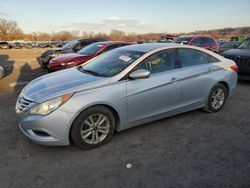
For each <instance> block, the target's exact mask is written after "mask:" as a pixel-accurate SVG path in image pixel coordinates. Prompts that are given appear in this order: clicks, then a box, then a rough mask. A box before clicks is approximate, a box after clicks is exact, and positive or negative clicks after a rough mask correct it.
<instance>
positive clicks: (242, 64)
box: [226, 56, 250, 68]
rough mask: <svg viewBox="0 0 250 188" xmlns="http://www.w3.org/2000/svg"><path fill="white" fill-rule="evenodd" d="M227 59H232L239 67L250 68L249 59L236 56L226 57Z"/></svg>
mask: <svg viewBox="0 0 250 188" xmlns="http://www.w3.org/2000/svg"><path fill="white" fill-rule="evenodd" d="M226 58H228V59H232V60H233V61H234V62H235V63H236V64H237V65H238V66H239V67H248V68H249V67H250V58H249V57H237V56H229V57H226Z"/></svg>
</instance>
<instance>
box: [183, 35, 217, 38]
mask: <svg viewBox="0 0 250 188" xmlns="http://www.w3.org/2000/svg"><path fill="white" fill-rule="evenodd" d="M179 37H190V38H194V37H208V38H213V37H212V36H210V35H182V36H179Z"/></svg>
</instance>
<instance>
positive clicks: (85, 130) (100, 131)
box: [70, 105, 115, 149]
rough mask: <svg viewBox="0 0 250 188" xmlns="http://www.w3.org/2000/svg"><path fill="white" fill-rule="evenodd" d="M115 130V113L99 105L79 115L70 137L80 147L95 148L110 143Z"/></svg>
mask: <svg viewBox="0 0 250 188" xmlns="http://www.w3.org/2000/svg"><path fill="white" fill-rule="evenodd" d="M102 121H103V122H102ZM114 131H115V118H114V115H113V113H112V112H111V111H110V110H109V109H108V108H106V107H104V106H100V105H99V106H94V107H91V108H88V109H86V110H84V111H83V112H81V113H80V114H79V115H78V116H77V118H76V119H75V120H74V122H73V124H72V127H71V130H70V137H71V140H72V141H73V143H74V144H75V145H76V146H77V147H78V148H81V149H94V148H97V147H100V146H102V145H104V144H106V143H108V142H109V141H110V140H111V138H112V135H113V134H114ZM85 137H86V138H85Z"/></svg>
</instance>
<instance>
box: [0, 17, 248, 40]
mask: <svg viewBox="0 0 250 188" xmlns="http://www.w3.org/2000/svg"><path fill="white" fill-rule="evenodd" d="M183 34H206V35H211V36H213V37H215V38H218V39H219V38H227V39H230V38H232V37H235V36H243V37H246V36H250V27H240V28H224V29H217V30H207V31H195V32H190V33H177V34H174V35H183ZM163 35H165V33H147V34H138V33H125V32H124V31H119V30H115V29H112V30H111V31H110V33H102V32H99V33H95V32H92V31H90V32H87V31H83V32H81V33H80V32H79V31H71V32H69V31H60V32H51V33H47V32H32V33H24V32H23V31H22V30H21V29H20V28H19V27H18V24H17V22H16V21H13V20H5V19H0V41H14V40H24V41H68V40H72V39H75V38H105V39H109V40H125V41H138V40H146V41H149V40H159V38H160V37H161V36H163Z"/></svg>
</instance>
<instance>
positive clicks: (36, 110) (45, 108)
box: [26, 93, 73, 115]
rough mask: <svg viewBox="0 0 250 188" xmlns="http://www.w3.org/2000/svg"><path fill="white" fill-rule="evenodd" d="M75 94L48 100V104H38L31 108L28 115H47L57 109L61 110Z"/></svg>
mask: <svg viewBox="0 0 250 188" xmlns="http://www.w3.org/2000/svg"><path fill="white" fill-rule="evenodd" d="M72 95H73V93H70V94H66V95H63V96H61V97H57V98H54V99H51V100H48V101H46V102H43V103H41V104H38V105H36V106H34V107H32V108H30V109H29V110H28V111H27V112H26V113H28V114H37V115H46V114H49V113H51V112H53V111H54V110H56V109H57V108H59V107H60V106H61V105H63V104H64V103H65V102H67V101H68V100H69V99H70V97H72Z"/></svg>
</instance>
